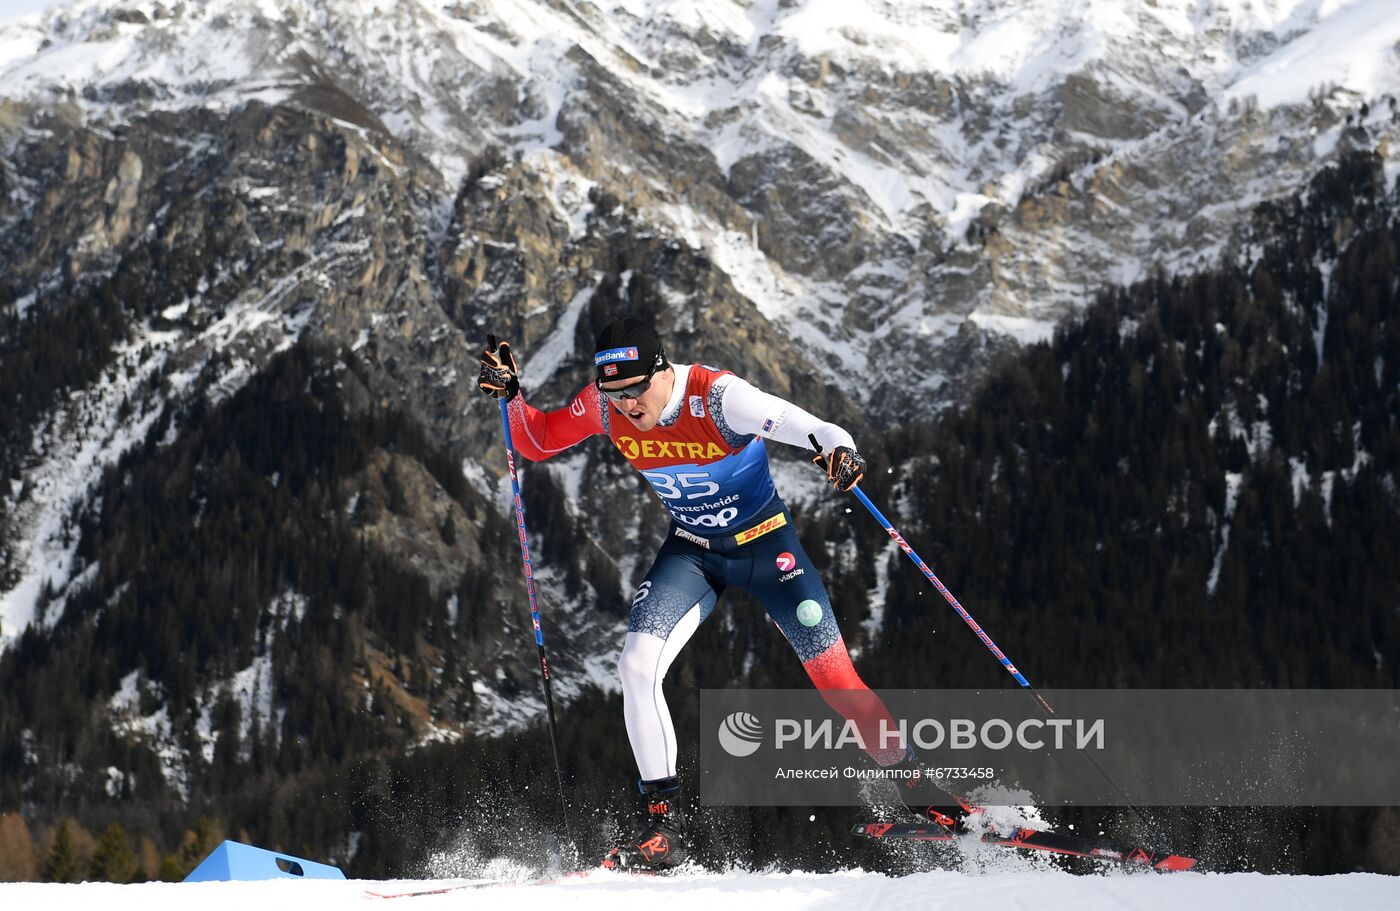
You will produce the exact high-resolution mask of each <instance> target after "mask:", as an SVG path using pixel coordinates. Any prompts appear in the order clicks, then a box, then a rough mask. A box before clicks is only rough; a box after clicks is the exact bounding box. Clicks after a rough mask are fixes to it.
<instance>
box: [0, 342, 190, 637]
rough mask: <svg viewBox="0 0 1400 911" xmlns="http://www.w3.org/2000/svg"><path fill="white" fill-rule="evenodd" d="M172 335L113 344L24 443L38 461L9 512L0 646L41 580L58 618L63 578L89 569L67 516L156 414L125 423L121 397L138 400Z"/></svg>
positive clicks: (28, 615)
mask: <svg viewBox="0 0 1400 911" xmlns="http://www.w3.org/2000/svg"><path fill="white" fill-rule="evenodd" d="M176 337H177V334H176V333H172V332H157V331H154V330H146V331H142V332H138V333H136V334H134V335H133V337H132V339H131V340H130V341H128V342H126V343H124V344H121V345H119V346H117V347H116V349H115V355H116V356H115V359H114V365H113V366H112V367H111V368H109V369H108V371H107V373H106V379H105V381H103V382H99V383H97V384H95V385H93V386H91V387H90V388H88V389H85V390H83V391H81V392H76V393H73V394H72V395H71V396H70V397H69V399H68V401H67V402H65V403H64V404H63V405H61V406H59V408H58V409H57V410H56V411H55V412H54V414H52V415H51V416H50V418H49V421H48V423H47V424H45V425H43V426H41V427H39V428H38V429H37V431H36V432H35V436H34V440H33V442H32V444H31V446H32V449H33V451H34V452H35V453H36V454H38V455H40V456H41V457H42V461H41V463H40V464H39V466H38V467H36V468H34V469H33V470H31V471H28V472H26V475H25V481H26V484H28V485H30V486H31V488H32V492H31V493H30V494H29V497H28V498H27V499H26V500H24V501H23V502H20V503H17V504H14V505H13V507H12V509H11V510H10V514H11V515H12V516H13V528H14V529H15V531H16V532H17V534H16V535H15V537H14V538H12V542H13V543H14V545H15V548H16V551H17V553H18V556H19V560H18V563H19V570H20V579H19V582H18V584H16V585H15V586H14V587H13V588H11V589H10V590H9V591H5V592H0V651H4V649H5V648H6V647H7V646H8V645H9V643H11V642H12V641H14V640H15V639H16V638H17V637H18V636H19V635H20V633H22V632H24V630H25V628H27V627H28V626H29V624H30V623H32V622H34V621H35V619H36V614H37V612H38V605H39V600H40V596H41V594H42V592H43V590H44V588H45V586H46V585H49V586H51V587H52V588H53V589H54V590H55V593H56V594H57V595H58V597H56V598H55V599H54V601H53V602H52V603H51V604H49V606H48V608H47V609H46V612H45V617H44V620H45V622H46V623H47V624H48V625H49V626H52V625H53V624H55V623H57V622H58V620H59V619H61V618H62V616H63V607H64V603H65V601H66V594H67V590H68V589H69V587H70V580H72V582H73V583H76V582H77V581H78V580H76V579H73V577H74V576H75V574H77V573H83V572H89V571H91V569H92V568H90V567H82V568H79V567H76V566H75V565H74V560H75V558H76V554H77V548H78V536H77V534H76V533H75V532H74V530H73V529H72V528H71V527H70V524H69V520H68V517H69V514H70V512H71V510H72V507H73V505H74V504H75V503H78V502H82V501H84V500H85V499H86V498H87V495H88V490H89V488H90V486H91V485H94V484H96V483H97V482H98V481H99V480H100V479H101V477H102V472H103V470H104V469H106V468H107V467H108V466H110V465H113V464H115V463H116V461H117V460H118V459H120V458H121V456H122V455H123V454H124V453H125V452H126V451H127V450H128V449H130V448H131V447H132V446H134V445H136V444H137V443H139V442H141V441H142V440H143V439H144V438H145V436H146V432H147V430H148V429H149V428H150V427H151V425H152V424H153V423H155V421H156V419H157V418H158V417H159V416H160V414H161V412H162V410H163V408H164V406H163V405H162V404H160V403H156V404H155V405H154V406H152V407H151V408H149V410H146V411H144V412H139V411H137V412H136V413H133V414H132V415H131V416H129V417H128V418H127V419H126V422H125V423H123V421H122V419H121V418H120V417H119V413H120V409H121V405H122V402H123V401H125V400H127V399H128V398H129V399H130V401H133V402H135V401H138V400H139V398H140V397H139V395H138V394H137V393H138V391H139V390H140V389H141V388H142V387H143V386H144V385H145V384H147V383H148V382H149V381H150V380H151V379H152V377H154V376H156V375H157V374H158V371H159V370H160V369H161V368H162V367H163V366H164V364H165V361H166V358H167V357H168V355H169V349H170V347H171V346H172V344H173V343H174V341H175V339H176ZM11 496H15V494H13V493H12V494H11ZM80 578H81V577H80Z"/></svg>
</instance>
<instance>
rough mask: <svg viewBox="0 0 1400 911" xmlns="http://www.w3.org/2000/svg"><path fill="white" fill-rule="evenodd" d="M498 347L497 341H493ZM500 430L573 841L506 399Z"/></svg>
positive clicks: (563, 814) (562, 807) (563, 817)
mask: <svg viewBox="0 0 1400 911" xmlns="http://www.w3.org/2000/svg"><path fill="white" fill-rule="evenodd" d="M492 347H495V340H494V339H493V340H492ZM500 406H501V427H502V429H503V430H504V431H505V434H506V465H507V466H509V468H510V486H511V492H512V493H513V495H514V497H515V527H516V530H517V531H518V532H519V534H520V562H521V564H522V565H523V566H524V570H525V593H526V595H527V596H528V598H529V601H530V622H531V623H532V624H533V625H534V627H535V647H536V648H537V649H538V650H539V653H540V677H541V679H542V681H543V686H544V705H545V709H546V710H547V711H548V713H549V747H550V749H551V750H553V751H554V777H555V778H556V779H557V780H558V782H559V813H560V816H559V819H560V822H562V823H563V826H564V836H565V837H566V838H567V839H568V840H569V842H570V843H572V842H573V836H572V835H571V834H570V832H569V804H568V801H567V800H565V799H564V772H563V769H562V767H561V766H560V764H559V743H558V740H557V739H556V737H555V734H554V728H555V723H554V695H553V692H552V691H551V689H550V685H549V659H548V658H547V657H546V656H545V653H544V629H543V628H542V627H541V626H540V610H539V605H538V604H537V603H536V602H535V572H534V568H533V567H532V566H531V564H530V540H529V538H528V537H527V536H526V534H525V503H524V501H522V500H521V499H520V476H519V475H518V474H516V471H515V444H514V443H513V442H512V441H511V437H510V413H509V412H508V411H507V405H506V401H505V399H501V400H500Z"/></svg>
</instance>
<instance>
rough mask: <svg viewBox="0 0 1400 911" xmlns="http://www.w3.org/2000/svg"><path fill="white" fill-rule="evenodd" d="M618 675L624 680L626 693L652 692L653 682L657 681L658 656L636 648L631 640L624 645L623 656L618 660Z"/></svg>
mask: <svg viewBox="0 0 1400 911" xmlns="http://www.w3.org/2000/svg"><path fill="white" fill-rule="evenodd" d="M617 676H618V678H619V679H621V681H622V691H623V693H624V694H625V693H627V692H650V691H651V687H652V684H653V683H655V676H656V658H655V656H653V655H648V654H646V653H645V652H644V650H642V649H640V648H635V647H634V646H633V645H632V643H630V642H629V643H628V644H627V645H626V646H624V647H623V649H622V656H621V657H620V658H618V660H617Z"/></svg>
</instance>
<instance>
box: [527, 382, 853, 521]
mask: <svg viewBox="0 0 1400 911" xmlns="http://www.w3.org/2000/svg"><path fill="white" fill-rule="evenodd" d="M673 369H674V370H675V373H676V378H675V387H674V388H673V390H672V392H671V398H670V399H669V400H668V401H667V403H666V407H665V408H664V409H663V410H662V413H661V419H660V420H659V421H658V422H657V424H656V426H655V427H654V428H652V429H651V430H648V431H646V432H642V431H639V430H637V429H636V428H635V427H633V426H632V425H631V423H630V422H628V420H627V419H626V418H625V417H622V416H621V415H622V412H621V411H620V410H617V409H616V406H615V405H613V404H612V403H611V402H609V401H608V400H607V398H606V397H604V396H603V394H602V393H601V392H599V391H598V388H597V387H596V386H594V385H593V384H591V383H590V384H589V385H587V386H585V387H584V388H583V389H582V390H580V391H579V393H578V395H576V396H574V398H573V401H572V402H570V403H569V405H568V407H566V408H560V409H558V410H556V411H540V410H538V409H536V408H533V407H531V406H530V405H528V404H526V402H525V397H524V396H523V395H517V396H516V397H515V398H514V399H512V400H511V403H510V406H509V408H508V412H509V414H510V429H511V436H512V437H513V438H514V443H515V447H516V449H517V450H519V452H520V454H521V455H523V456H524V457H525V458H527V459H529V460H531V461H540V460H541V459H547V458H549V457H550V456H553V455H557V454H558V453H560V452H563V451H564V450H566V449H568V448H570V447H572V446H576V445H578V444H579V443H581V442H582V441H583V440H585V439H587V438H588V437H590V436H593V435H594V434H600V433H601V434H606V435H607V436H608V438H609V439H611V440H612V442H613V445H614V446H616V447H617V449H618V451H619V452H621V453H622V455H623V457H624V458H626V459H627V461H629V462H631V463H632V465H633V467H635V468H636V469H637V470H638V471H640V472H641V473H642V476H643V477H645V478H646V479H647V482H648V483H649V484H651V487H652V489H653V490H655V491H656V495H657V496H658V497H660V498H661V502H662V503H663V504H664V505H665V506H666V509H667V510H668V511H669V512H670V514H671V517H672V518H673V519H675V521H676V522H677V523H678V524H679V525H681V526H682V527H684V528H687V529H688V530H690V531H691V532H693V533H695V534H700V535H709V536H717V535H726V534H732V533H733V532H734V531H735V530H737V529H741V528H743V527H744V526H745V525H746V524H747V523H749V522H750V521H751V520H753V519H754V517H756V516H757V515H758V514H759V512H760V511H761V510H763V508H764V507H765V506H767V505H768V503H769V502H770V501H771V500H772V499H773V497H774V496H775V495H776V489H775V487H774V485H773V478H772V476H771V475H770V474H769V472H768V453H767V451H766V450H765V449H764V445H763V441H764V440H777V441H778V442H780V443H787V444H789V445H792V446H798V447H801V448H802V449H810V448H811V443H810V442H809V441H808V439H807V437H808V435H809V434H813V435H815V436H816V438H817V442H818V443H820V444H821V447H822V451H823V452H830V451H831V449H832V448H833V447H835V446H848V447H850V448H851V449H854V448H855V441H854V440H852V439H851V435H850V434H849V433H847V432H846V431H845V430H843V429H842V428H840V427H838V426H837V425H835V424H832V423H829V422H827V421H822V420H820V419H818V418H816V417H814V416H813V415H811V414H809V413H808V412H806V411H804V410H802V409H801V408H799V407H797V406H796V405H794V404H792V403H791V402H788V401H786V400H784V399H781V398H778V397H777V396H775V395H769V394H768V393H766V392H763V391H761V390H759V389H757V388H755V387H754V386H753V385H751V384H750V383H748V382H746V381H745V380H742V379H740V378H739V377H737V376H735V375H734V374H732V373H729V372H728V371H724V370H717V369H715V368H713V367H706V366H701V365H695V364H676V365H673ZM615 410H617V413H616V414H614V413H613V412H614V411H615Z"/></svg>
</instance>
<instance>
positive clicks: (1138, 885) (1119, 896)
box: [0, 849, 1400, 911]
mask: <svg viewBox="0 0 1400 911" xmlns="http://www.w3.org/2000/svg"><path fill="white" fill-rule="evenodd" d="M999 850H1000V849H999ZM469 882H472V880H463V879H448V880H396V881H388V882H378V881H357V880H346V881H338V880H305V881H296V880H271V881H264V882H234V883H217V882H216V883H145V884H141V885H127V886H119V885H111V884H106V883H91V884H81V885H58V884H48V883H5V884H0V905H3V906H5V907H12V908H46V909H49V911H69V909H73V911H78V909H85V908H93V907H100V908H103V909H104V911H185V909H187V908H189V907H191V906H198V907H199V908H200V909H201V911H245V909H247V908H249V907H256V908H261V909H266V911H279V909H292V911H299V909H302V908H318V909H335V908H339V907H341V906H344V907H346V908H359V907H362V906H364V904H365V899H366V898H367V897H368V896H367V892H369V891H374V892H379V893H381V894H384V893H389V894H392V893H395V892H409V891H418V890H425V889H434V888H444V887H452V886H462V885H465V884H467V883H469ZM1397 903H1400V879H1397V878H1395V877H1389V876H1381V875H1378V874H1369V873H1351V874H1346V875H1338V876H1265V875H1262V874H1256V873H1234V874H1190V873H1179V874H1169V875H1129V874H1125V873H1116V874H1109V875H1105V876H1073V875H1070V874H1067V873H1060V872H1049V871H1037V872H996V873H990V874H982V875H978V874H970V873H963V872H955V871H936V872H930V873H919V874H914V875H911V876H904V877H889V876H884V875H881V874H873V873H866V872H863V871H858V870H852V871H845V872H840V873H831V874H813V873H761V872H759V873H751V872H738V871H736V872H729V873H714V874H712V873H694V874H688V875H678V876H670V877H631V876H628V875H626V874H621V873H611V872H608V871H597V872H593V873H590V874H588V875H586V876H582V877H576V878H569V879H564V880H561V881H558V882H555V883H552V884H539V885H525V884H508V885H494V886H486V887H484V888H472V889H463V890H460V891H454V892H446V893H443V894H440V895H424V896H419V897H417V898H415V899H413V901H412V904H413V907H414V908H421V909H423V911H431V909H434V908H463V907H470V908H472V911H492V909H497V908H499V909H503V911H516V909H519V908H520V907H521V906H522V905H523V906H525V907H537V908H548V907H556V906H563V905H567V906H568V907H569V908H570V909H571V911H619V909H624V908H654V907H665V908H666V909H667V911H692V909H693V911H711V909H713V908H715V907H724V908H726V909H731V911H740V909H747V908H757V909H763V911H798V909H801V911H819V909H823V911H824V909H830V911H850V909H855V908H880V909H883V911H914V909H920V911H922V909H930V911H936V909H959V908H967V907H977V908H988V907H991V908H1070V907H1072V908H1076V909H1081V911H1095V909H1115V911H1118V909H1123V908H1132V909H1134V911H1177V909H1180V908H1231V909H1235V911H1277V909H1280V908H1387V907H1396V906H1397Z"/></svg>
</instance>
